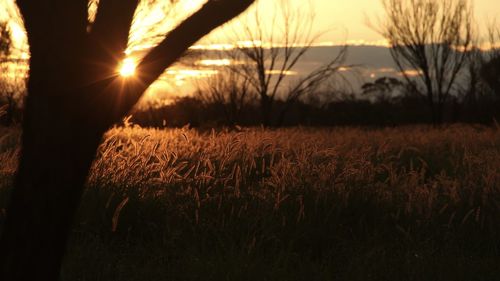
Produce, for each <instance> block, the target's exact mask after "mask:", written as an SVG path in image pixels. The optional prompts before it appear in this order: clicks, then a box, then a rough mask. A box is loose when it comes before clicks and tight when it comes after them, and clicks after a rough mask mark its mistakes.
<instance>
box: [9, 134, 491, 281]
mask: <svg viewBox="0 0 500 281" xmlns="http://www.w3.org/2000/svg"><path fill="white" fill-rule="evenodd" d="M2 130H3V131H2V132H7V133H5V134H4V135H5V136H8V137H3V138H1V137H0V175H2V178H1V179H0V204H1V205H0V209H1V208H3V207H2V206H5V202H6V194H7V192H8V190H9V187H10V186H11V185H12V183H11V178H12V173H13V172H14V170H15V166H16V158H15V156H16V154H17V153H18V146H17V141H16V140H18V138H19V132H16V131H6V130H5V129H2ZM0 133H1V132H0ZM0 135H1V134H0ZM499 265H500V131H498V129H492V128H486V127H472V126H451V127H447V128H444V129H432V128H429V127H403V128H393V129H380V130H363V129H356V128H338V129H318V130H316V129H309V128H295V129H280V130H262V129H244V130H243V131H238V132H236V131H233V132H226V131H219V132H209V133H199V132H196V131H194V130H187V129H177V130H163V131H162V130H152V129H142V128H137V127H128V128H117V129H112V130H110V131H109V132H108V133H107V135H106V137H105V140H104V142H103V144H102V146H101V148H100V151H99V156H98V158H97V160H96V162H95V163H94V166H93V168H92V173H91V176H90V178H89V181H88V188H87V190H86V192H85V194H84V198H83V201H82V204H81V207H80V211H79V214H78V219H77V222H76V224H75V227H74V230H73V235H72V238H71V243H70V246H69V249H68V254H67V257H66V260H65V264H64V269H63V273H62V280H252V281H253V280H273V281H276V280H485V281H486V280H500V266H499Z"/></svg>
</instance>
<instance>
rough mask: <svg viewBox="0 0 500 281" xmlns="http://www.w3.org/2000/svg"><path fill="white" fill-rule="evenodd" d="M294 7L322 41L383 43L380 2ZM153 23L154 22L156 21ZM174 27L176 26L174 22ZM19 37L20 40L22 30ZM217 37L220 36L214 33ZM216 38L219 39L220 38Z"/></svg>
mask: <svg viewBox="0 0 500 281" xmlns="http://www.w3.org/2000/svg"><path fill="white" fill-rule="evenodd" d="M289 1H291V2H293V3H295V4H299V5H307V3H311V4H312V7H313V9H314V11H315V13H316V25H315V26H316V30H317V31H318V32H320V31H326V30H329V31H331V32H330V33H328V34H327V35H325V36H324V37H323V38H322V39H321V40H324V41H330V42H334V43H341V42H343V41H346V40H347V42H348V43H358V44H359V43H363V42H366V43H369V44H373V43H380V41H381V40H382V38H381V36H380V35H379V34H377V33H376V32H375V31H373V29H371V28H370V27H369V26H368V25H367V20H372V21H376V18H377V16H381V15H383V10H382V4H381V2H380V1H378V0H289ZM13 2H14V0H0V3H1V6H3V7H5V8H6V9H0V18H5V17H6V16H7V12H8V10H9V9H10V8H11V7H12V3H13ZM203 2H204V1H203V0H181V1H180V3H181V5H182V6H183V7H182V8H181V9H183V10H187V12H186V13H189V11H193V10H194V9H196V8H197V7H198V6H199V5H200V4H201V3H203ZM276 2H278V0H276V1H269V0H261V1H260V2H259V5H261V6H262V7H263V9H262V10H263V11H267V12H268V13H269V12H271V11H273V10H274V5H275V3H276ZM472 3H473V4H474V6H475V15H476V19H477V20H478V22H479V23H480V24H482V25H484V24H485V22H487V21H491V20H492V19H494V18H495V17H497V16H498V15H499V13H500V1H492V0H473V1H472ZM162 15H164V13H161V12H158V11H156V12H153V14H152V16H151V15H150V19H157V18H158V17H161V16H162ZM153 21H154V20H153ZM171 23H173V22H171ZM14 31H17V33H18V34H17V35H18V36H19V30H14ZM215 33H217V32H215ZM215 37H219V36H218V35H217V34H216V35H215Z"/></svg>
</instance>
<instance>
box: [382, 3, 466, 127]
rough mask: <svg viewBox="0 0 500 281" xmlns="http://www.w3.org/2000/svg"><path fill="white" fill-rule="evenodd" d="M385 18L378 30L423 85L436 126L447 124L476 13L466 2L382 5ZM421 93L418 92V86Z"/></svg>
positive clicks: (401, 63) (401, 66) (403, 66)
mask: <svg viewBox="0 0 500 281" xmlns="http://www.w3.org/2000/svg"><path fill="white" fill-rule="evenodd" d="M382 2H383V4H384V8H385V13H386V15H385V16H384V19H385V20H384V21H382V22H381V23H380V29H379V30H378V31H379V32H380V33H381V34H382V35H383V36H384V37H385V38H386V39H387V40H388V42H389V44H390V46H391V49H390V50H391V55H392V57H393V59H394V61H395V63H396V65H397V67H398V68H399V70H400V71H401V73H402V74H403V76H404V77H405V79H406V80H407V81H408V82H410V75H409V74H408V70H414V71H417V73H416V78H418V79H415V80H419V81H420V83H419V84H415V85H417V87H418V86H420V85H421V86H423V89H422V90H421V92H423V94H424V95H425V97H426V99H427V103H428V105H429V107H430V109H431V112H432V121H433V122H434V123H435V124H439V123H441V122H442V121H443V110H444V105H445V103H446V101H447V100H448V98H449V97H450V94H451V92H452V91H453V89H454V87H455V86H456V84H457V80H458V79H457V78H458V76H459V73H460V72H461V71H462V69H463V67H464V64H465V62H466V59H467V53H466V52H465V51H466V50H468V49H470V47H471V41H472V38H471V37H472V34H471V32H472V8H471V6H470V5H469V4H468V2H467V0H382ZM419 89H420V87H419Z"/></svg>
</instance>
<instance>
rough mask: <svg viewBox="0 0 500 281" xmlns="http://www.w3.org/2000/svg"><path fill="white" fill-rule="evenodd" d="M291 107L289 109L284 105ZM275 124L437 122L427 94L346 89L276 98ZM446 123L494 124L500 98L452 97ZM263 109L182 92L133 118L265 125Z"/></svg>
mask: <svg viewBox="0 0 500 281" xmlns="http://www.w3.org/2000/svg"><path fill="white" fill-rule="evenodd" d="M285 108H287V110H286V111H285V113H284V114H282V112H283V110H284V109H285ZM272 112H273V114H272V118H271V119H272V121H271V126H273V127H279V126H297V125H303V126H397V125H410V124H432V123H433V120H432V114H431V112H430V109H429V107H428V106H427V103H426V101H425V99H423V98H422V97H418V96H412V95H405V96H401V97H397V98H392V99H385V98H377V99H375V100H368V99H360V98H355V97H354V95H345V96H344V97H342V98H337V99H335V100H331V101H328V102H317V101H314V100H298V101H295V102H294V103H293V104H291V105H290V104H288V103H286V102H285V101H282V100H278V101H276V103H275V104H274V107H273V111H272ZM443 115H444V116H443V122H444V123H480V124H486V125H489V124H493V123H496V122H497V120H500V98H498V96H495V95H482V96H480V97H476V98H474V99H467V98H457V97H454V98H452V99H450V100H449V101H448V102H447V103H446V104H445V105H444V108H443ZM261 120H262V111H261V108H260V105H259V104H258V103H256V102H248V103H245V104H244V106H242V107H241V108H238V109H235V108H234V106H232V105H231V104H230V103H217V102H207V101H206V100H203V99H201V98H200V97H197V96H193V97H184V98H178V99H176V101H175V102H173V103H171V104H169V105H165V106H160V107H149V108H143V109H139V110H136V111H135V112H133V114H132V118H131V121H132V122H133V123H135V124H138V125H141V126H145V127H158V128H161V127H183V126H186V125H189V126H191V127H201V128H203V127H217V126H235V125H238V126H260V125H261V124H262V121H261Z"/></svg>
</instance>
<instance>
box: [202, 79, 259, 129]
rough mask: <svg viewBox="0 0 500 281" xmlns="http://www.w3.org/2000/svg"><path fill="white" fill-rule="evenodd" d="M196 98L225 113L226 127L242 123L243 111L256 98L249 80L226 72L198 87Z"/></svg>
mask: <svg viewBox="0 0 500 281" xmlns="http://www.w3.org/2000/svg"><path fill="white" fill-rule="evenodd" d="M195 96H196V97H198V98H199V99H201V101H202V102H203V103H204V104H205V105H207V106H214V107H216V109H217V110H220V111H222V112H223V113H224V118H225V123H226V125H236V124H238V123H239V122H240V117H241V114H242V111H243V110H244V109H245V107H246V106H247V105H248V104H249V103H250V102H251V101H252V100H253V99H254V98H255V92H253V91H252V89H250V83H249V81H248V78H245V77H241V76H239V75H237V74H236V73H234V72H231V71H224V72H221V73H219V74H218V75H216V76H213V77H210V78H208V79H207V80H205V81H203V82H201V83H200V85H198V89H197V90H196V91H195Z"/></svg>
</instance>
